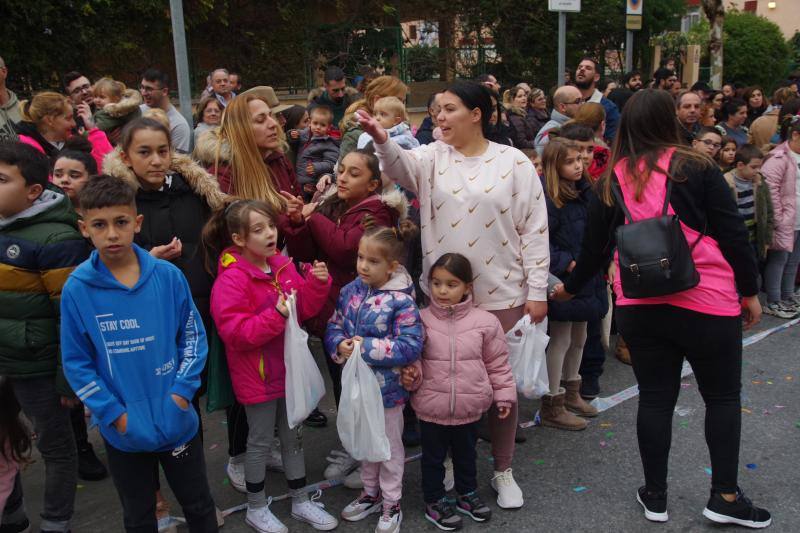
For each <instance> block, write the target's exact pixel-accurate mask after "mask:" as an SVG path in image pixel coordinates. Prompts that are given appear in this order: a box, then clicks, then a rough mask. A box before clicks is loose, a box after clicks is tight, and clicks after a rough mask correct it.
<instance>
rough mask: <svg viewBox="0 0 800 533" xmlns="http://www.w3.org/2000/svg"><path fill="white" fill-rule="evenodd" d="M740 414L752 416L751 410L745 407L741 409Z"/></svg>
mask: <svg viewBox="0 0 800 533" xmlns="http://www.w3.org/2000/svg"><path fill="white" fill-rule="evenodd" d="M742 412H743V413H746V414H748V415H752V414H753V411H752V409H748V408H747V407H742Z"/></svg>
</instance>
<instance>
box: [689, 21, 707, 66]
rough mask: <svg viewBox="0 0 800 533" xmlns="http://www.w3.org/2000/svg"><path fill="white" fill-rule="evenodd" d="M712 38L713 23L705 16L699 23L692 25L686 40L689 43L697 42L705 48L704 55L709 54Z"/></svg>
mask: <svg viewBox="0 0 800 533" xmlns="http://www.w3.org/2000/svg"><path fill="white" fill-rule="evenodd" d="M710 40H711V25H710V24H709V23H708V19H707V18H705V17H703V18H701V19H700V22H699V23H698V24H695V25H694V26H692V27H691V28H690V29H689V31H688V32H687V33H686V41H687V42H688V43H689V44H697V45H700V47H701V48H702V49H703V55H704V56H705V55H708V42H709V41H710Z"/></svg>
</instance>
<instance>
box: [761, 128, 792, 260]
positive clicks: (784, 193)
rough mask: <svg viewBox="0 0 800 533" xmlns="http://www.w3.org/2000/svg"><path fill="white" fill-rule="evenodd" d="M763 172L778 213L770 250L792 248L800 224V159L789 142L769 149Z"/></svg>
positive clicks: (773, 205) (787, 250)
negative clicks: (799, 175)
mask: <svg viewBox="0 0 800 533" xmlns="http://www.w3.org/2000/svg"><path fill="white" fill-rule="evenodd" d="M761 175H762V176H764V181H765V182H766V184H767V185H768V186H769V192H770V195H771V196H772V209H773V211H774V215H775V218H774V220H775V229H774V231H773V236H772V245H771V246H770V250H782V251H786V252H791V251H792V249H793V248H794V232H795V228H796V227H797V226H796V224H797V208H798V206H797V162H796V161H795V158H794V155H792V149H791V148H789V143H788V142H785V143H783V144H781V145H779V146H778V147H777V148H775V149H774V150H772V151H771V152H770V153H769V156H768V157H767V158H766V160H765V161H764V164H763V165H761Z"/></svg>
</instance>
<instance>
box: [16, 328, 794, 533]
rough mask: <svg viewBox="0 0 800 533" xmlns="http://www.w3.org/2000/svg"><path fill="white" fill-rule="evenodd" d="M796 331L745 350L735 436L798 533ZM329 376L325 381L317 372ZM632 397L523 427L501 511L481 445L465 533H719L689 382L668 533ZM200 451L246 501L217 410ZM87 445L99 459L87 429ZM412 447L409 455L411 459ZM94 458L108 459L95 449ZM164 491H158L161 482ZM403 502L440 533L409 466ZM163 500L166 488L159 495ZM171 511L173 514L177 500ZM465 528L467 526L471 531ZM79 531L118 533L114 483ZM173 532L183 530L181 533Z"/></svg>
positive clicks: (329, 405) (312, 432) (615, 374)
mask: <svg viewBox="0 0 800 533" xmlns="http://www.w3.org/2000/svg"><path fill="white" fill-rule="evenodd" d="M781 323H782V322H781V321H778V320H776V319H770V318H766V319H765V320H764V321H763V322H762V324H760V325H759V327H758V328H757V330H756V331H754V332H746V333H745V335H752V334H753V333H756V332H757V331H763V330H765V329H768V328H771V327H774V326H777V325H779V324H781ZM798 348H800V326H795V327H792V328H790V329H787V330H783V331H780V332H778V333H775V334H773V335H771V336H769V337H767V338H765V339H763V340H761V341H759V342H757V343H755V344H753V345H752V346H749V347H746V348H745V352H744V360H745V364H744V370H743V375H742V381H743V384H744V392H743V409H742V411H743V414H742V419H743V428H742V447H741V456H740V458H741V460H740V463H741V464H740V468H739V471H740V478H739V479H740V481H739V483H740V485H741V486H742V488H743V489H744V490H745V492H746V494H747V495H748V496H750V497H751V498H752V499H753V500H754V501H755V502H756V503H758V504H760V505H762V506H764V507H766V508H768V509H769V510H770V511H772V513H773V521H774V523H773V525H772V527H771V528H770V529H769V530H770V531H774V532H779V531H780V532H797V531H800V496H798V495H797V491H798V487H800V469H798V462H799V461H798V460H799V459H800V446H798V444H799V443H800V399H799V398H798V386H800V364H799V363H798V358H799V357H800V350H799V349H798ZM324 373H325V372H323V374H324ZM633 384H634V379H633V374H632V372H631V369H630V367H628V366H625V365H623V364H621V363H619V362H618V361H617V360H616V359H614V358H613V357H611V358H610V359H609V360H608V361H607V364H606V370H605V374H604V375H603V377H602V379H601V386H602V389H603V391H602V394H601V396H610V395H611V394H613V393H616V392H619V391H621V390H623V389H626V388H627V387H629V386H631V385H633ZM636 404H637V400H636V398H633V399H630V400H627V401H625V402H622V403H621V404H619V405H617V406H615V407H612V408H610V409H609V410H607V411H605V412H604V413H602V414H601V415H600V416H599V417H598V418H597V419H594V420H592V421H591V423H590V425H589V428H588V429H587V430H586V431H583V432H578V433H570V432H563V431H558V430H554V429H547V428H541V427H531V428H528V429H525V430H523V432H524V434H525V435H526V436H527V437H528V441H527V442H526V443H524V444H521V445H518V447H517V451H516V455H515V459H514V473H515V477H516V479H517V481H518V482H519V484H520V486H521V487H522V490H523V491H524V494H525V506H524V507H523V508H522V509H521V510H518V511H504V510H501V509H499V508H498V507H497V506H496V504H495V502H494V494H493V492H492V489H491V487H490V486H489V480H490V478H491V473H492V464H491V459H490V454H489V446H488V445H487V444H486V443H483V442H481V443H479V445H478V455H479V460H478V471H479V481H480V488H479V492H480V494H481V495H482V496H483V497H484V498H485V499H486V500H487V501H488V502H490V503H491V506H492V508H493V511H494V516H493V517H492V519H491V521H489V522H488V523H485V524H477V523H473V522H469V520H468V519H467V520H466V521H465V528H464V529H465V530H467V531H479V530H480V531H519V532H528V531H537V532H560V531H570V532H590V531H592V532H595V531H614V532H644V531H658V532H659V533H661V532H678V531H681V532H701V531H720V530H723V529H728V528H722V527H719V526H717V525H715V524H711V523H710V522H708V521H707V520H706V519H705V518H703V517H702V515H701V511H702V509H703V507H704V506H705V503H706V500H707V498H708V490H709V485H710V475H709V473H710V462H709V458H708V450H707V448H706V446H705V440H704V436H703V417H704V409H703V404H702V400H701V398H700V395H699V394H698V391H697V387H696V383H695V381H694V379H693V378H692V377H691V376H690V377H687V378H685V379H684V380H683V389H682V390H681V395H680V399H679V401H678V407H677V408H676V414H675V417H674V421H673V444H672V454H671V461H670V478H669V482H670V492H669V515H670V521H669V522H668V523H666V524H651V523H649V522H647V521H646V520H645V519H644V517H643V515H642V513H641V510H640V507H639V505H638V504H637V503H636V501H635V491H636V489H637V487H638V486H639V485H641V484H642V473H641V463H640V460H639V454H638V448H637V444H636V435H635V416H636ZM537 406H538V402H534V401H527V400H523V401H522V403H521V409H520V421H521V422H524V421H526V420H531V419H532V417H533V414H534V413H535V412H536V409H537ZM322 407H323V410H324V411H325V412H326V413H327V414H328V416H329V418H330V421H329V424H328V427H327V428H324V429H305V430H304V444H305V453H306V464H307V471H308V479H309V481H310V482H315V481H318V480H321V479H322V471H323V470H324V468H325V466H326V464H327V463H326V462H325V456H326V455H327V453H328V451H329V450H330V448H331V447H333V446H336V444H337V437H336V426H335V419H334V416H335V413H334V409H333V407H334V405H333V401H332V399H331V398H328V397H326V398H325V399H324V400H323V404H322ZM205 428H206V429H205V451H206V461H207V463H208V476H209V480H210V483H211V489H212V492H213V494H214V498H215V500H216V502H217V505H218V506H219V507H220V508H222V509H226V508H229V507H232V506H234V505H237V504H240V503H243V502H244V501H245V497H244V495H242V494H239V493H237V492H236V491H234V490H233V489H232V488H231V487H230V485H229V484H228V482H227V480H226V478H225V473H224V467H225V463H226V461H227V444H226V428H225V426H224V417H223V416H221V414H220V413H214V414H212V415H210V416H208V417H207V418H206V420H205ZM92 440H93V441H94V442H95V448H96V449H98V450H102V444H100V440H99V436H98V435H97V432H96V431H94V432H93V435H92ZM418 451H419V449H409V450H407V453H408V454H413V453H416V452H418ZM100 457H101V459H102V458H104V454H103V453H102V452H101V455H100ZM35 458H36V462H35V463H34V464H33V465H32V466H31V467H29V468H28V469H27V471H26V472H25V473H24V477H23V481H24V487H25V491H26V505H27V509H28V512H29V515H30V517H31V519H32V520H33V521H34V522H35V523H38V513H39V511H40V509H41V498H42V491H43V481H44V468H43V463H42V461H41V458H39V457H38V456H35ZM162 483H163V486H164V487H166V483H164V482H163V481H162ZM267 487H268V492H270V493H272V494H273V495H278V494H282V493H284V492H286V484H285V480H284V479H283V478H282V476H281V475H280V474H274V473H269V474H268V477H267ZM404 488H405V495H404V498H403V502H402V505H403V510H404V515H405V518H404V522H403V529H404V530H405V531H415V532H416V531H431V532H432V531H438V530H436V529H435V528H434V527H433V526H432V525H431V524H429V523H428V522H426V521H425V520H424V518H423V504H422V495H421V490H420V488H421V486H420V472H419V464H418V463H417V462H414V463H410V464H408V465H407V467H406V473H405V481H404ZM166 492H168V491H166ZM355 496H357V492H356V491H352V490H349V489H346V488H344V487H334V488H330V489H328V490H326V491H325V492H324V494H323V496H322V499H321V501H322V502H323V503H325V505H326V508H327V509H329V510H330V511H332V512H336V513H338V512H339V511H341V509H342V508H343V507H344V506H345V505H346V504H347V503H348V502H349V501H350V500H351V499H352V498H354V497H355ZM272 510H273V512H274V513H275V514H276V515H277V516H278V517H279V518H280V519H281V520H283V521H284V523H285V524H286V525H287V526H288V527H289V529H290V531H293V532H311V531H314V530H313V529H312V528H311V527H309V526H307V525H305V524H300V523H298V522H296V521H294V520H292V519H291V518H290V516H289V514H290V504H289V502H288V501H282V502H276V503H274V504H273V506H272ZM173 511H174V512H173V514H178V515H179V514H181V513H180V508H179V507H178V506H177V504H174V503H173ZM376 520H377V517H375V516H373V517H370V518H369V519H367V520H365V521H364V522H361V523H357V524H351V523H347V524H342V525H340V526H339V528H338V530H339V531H352V532H354V533H355V532H367V531H370V532H371V531H373V529H374V527H375V523H376ZM468 522H469V523H468ZM223 530H224V531H228V532H231V533H232V532H247V531H252V530H251V529H250V528H249V527H248V526H247V525H245V523H244V514H243V513H236V514H233V515H231V516H229V517H228V518H227V519H226V523H225V526H224V529H223ZM73 531H74V532H75V533H84V532H86V533H93V532H98V533H99V532H116V531H123V528H122V514H121V507H120V504H119V501H118V499H117V495H116V492H115V490H114V488H113V485H112V483H111V481H110V480H104V481H100V482H84V481H81V482H80V484H79V485H78V492H77V501H76V512H75V516H74V519H73ZM180 531H187V530H186V529H185V528H181V529H180Z"/></svg>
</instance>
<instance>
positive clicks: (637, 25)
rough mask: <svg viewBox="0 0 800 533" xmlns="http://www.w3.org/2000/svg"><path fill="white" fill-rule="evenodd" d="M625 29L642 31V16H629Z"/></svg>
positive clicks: (626, 19)
mask: <svg viewBox="0 0 800 533" xmlns="http://www.w3.org/2000/svg"><path fill="white" fill-rule="evenodd" d="M625 29H626V30H628V31H631V30H641V29H642V16H641V15H627V16H626V17H625Z"/></svg>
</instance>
